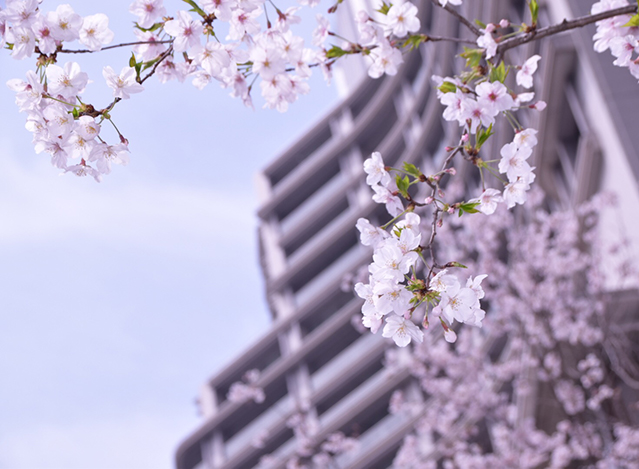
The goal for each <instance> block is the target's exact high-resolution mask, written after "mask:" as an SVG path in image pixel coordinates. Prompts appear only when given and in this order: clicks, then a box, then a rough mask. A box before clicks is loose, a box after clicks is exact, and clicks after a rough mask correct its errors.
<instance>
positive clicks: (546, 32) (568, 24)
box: [496, 5, 637, 57]
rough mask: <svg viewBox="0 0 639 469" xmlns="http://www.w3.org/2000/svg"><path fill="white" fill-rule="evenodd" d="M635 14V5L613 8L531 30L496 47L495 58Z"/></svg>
mask: <svg viewBox="0 0 639 469" xmlns="http://www.w3.org/2000/svg"><path fill="white" fill-rule="evenodd" d="M636 12H637V5H628V6H625V7H621V8H615V9H614V10H608V11H604V12H601V13H598V14H596V15H588V16H582V17H580V18H576V19H574V20H570V21H568V20H563V21H562V22H561V23H559V24H555V25H552V26H547V27H545V28H541V29H537V30H533V31H531V32H529V33H527V34H524V35H523V36H516V37H513V38H511V39H507V40H505V41H504V42H502V43H501V44H499V45H498V46H497V54H496V56H497V57H501V55H503V53H504V52H506V51H507V50H508V49H512V48H513V47H517V46H520V45H522V44H526V43H528V42H532V41H537V40H539V39H543V38H545V37H547V36H552V35H554V34H558V33H562V32H564V31H569V30H571V29H576V28H581V27H582V26H586V25H589V24H591V23H596V22H597V21H601V20H605V19H608V18H613V17H615V16H620V15H628V14H632V13H636Z"/></svg>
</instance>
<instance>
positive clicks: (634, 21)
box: [624, 0, 639, 28]
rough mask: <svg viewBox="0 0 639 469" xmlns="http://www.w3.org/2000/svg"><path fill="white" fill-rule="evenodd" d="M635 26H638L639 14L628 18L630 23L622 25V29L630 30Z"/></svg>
mask: <svg viewBox="0 0 639 469" xmlns="http://www.w3.org/2000/svg"><path fill="white" fill-rule="evenodd" d="M637 3H639V0H637ZM635 26H639V13H638V14H636V15H635V16H633V17H632V18H630V21H628V22H627V23H626V24H624V27H626V28H632V27H635Z"/></svg>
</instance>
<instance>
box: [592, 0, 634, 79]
mask: <svg viewBox="0 0 639 469" xmlns="http://www.w3.org/2000/svg"><path fill="white" fill-rule="evenodd" d="M628 5H629V3H628V1H627V0H601V1H599V2H597V3H595V4H594V5H593V6H592V8H591V13H592V14H593V15H595V14H597V13H601V12H604V11H608V10H613V9H615V8H620V7H624V6H628ZM596 24H597V32H596V33H595V35H594V37H593V39H594V41H595V45H594V48H595V51H597V52H599V53H601V52H604V51H606V50H608V49H610V52H611V53H612V55H614V56H615V61H614V62H613V64H614V65H616V66H617V67H628V69H629V70H630V73H631V74H632V75H633V76H634V77H635V78H637V79H639V56H638V55H637V54H638V53H639V14H637V15H634V16H631V15H619V16H615V17H613V18H608V19H605V20H602V21H598V22H597V23H596Z"/></svg>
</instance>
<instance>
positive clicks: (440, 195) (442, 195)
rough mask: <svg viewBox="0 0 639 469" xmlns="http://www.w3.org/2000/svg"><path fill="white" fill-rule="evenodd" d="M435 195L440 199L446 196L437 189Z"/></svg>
mask: <svg viewBox="0 0 639 469" xmlns="http://www.w3.org/2000/svg"><path fill="white" fill-rule="evenodd" d="M437 195H438V196H439V197H440V198H443V197H444V195H446V194H444V191H443V190H441V189H439V190H438V191H437Z"/></svg>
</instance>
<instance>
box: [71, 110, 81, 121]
mask: <svg viewBox="0 0 639 469" xmlns="http://www.w3.org/2000/svg"><path fill="white" fill-rule="evenodd" d="M71 114H73V118H74V119H78V118H79V117H80V111H78V108H77V107H74V108H73V111H71Z"/></svg>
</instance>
